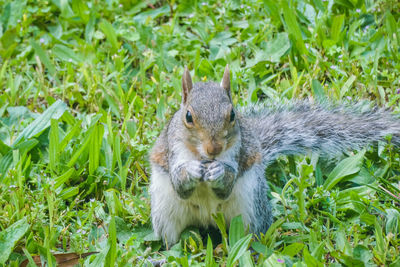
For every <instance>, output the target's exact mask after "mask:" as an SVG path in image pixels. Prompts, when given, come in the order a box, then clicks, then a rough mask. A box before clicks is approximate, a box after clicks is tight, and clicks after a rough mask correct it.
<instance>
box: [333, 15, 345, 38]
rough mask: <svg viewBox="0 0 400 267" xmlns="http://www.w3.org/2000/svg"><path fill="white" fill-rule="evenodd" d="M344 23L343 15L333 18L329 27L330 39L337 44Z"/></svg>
mask: <svg viewBox="0 0 400 267" xmlns="http://www.w3.org/2000/svg"><path fill="white" fill-rule="evenodd" d="M343 23H344V14H342V15H337V16H334V17H333V21H332V27H331V39H332V40H333V41H334V42H335V43H337V42H338V41H339V37H340V34H341V33H342V28H343Z"/></svg>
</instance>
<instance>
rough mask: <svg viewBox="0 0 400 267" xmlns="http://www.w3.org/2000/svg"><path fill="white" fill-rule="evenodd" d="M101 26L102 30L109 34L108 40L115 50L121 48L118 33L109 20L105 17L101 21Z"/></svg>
mask: <svg viewBox="0 0 400 267" xmlns="http://www.w3.org/2000/svg"><path fill="white" fill-rule="evenodd" d="M99 27H100V29H101V31H102V32H103V33H104V34H105V35H106V36H107V40H108V41H109V42H110V44H111V46H112V48H113V49H114V52H116V51H117V50H118V49H119V47H120V44H119V43H118V40H117V34H116V32H115V29H114V27H113V25H112V24H111V23H110V22H108V21H107V20H105V19H103V20H102V21H101V22H100V23H99Z"/></svg>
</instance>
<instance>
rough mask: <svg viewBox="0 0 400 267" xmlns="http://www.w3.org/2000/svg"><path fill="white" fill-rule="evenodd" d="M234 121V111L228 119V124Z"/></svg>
mask: <svg viewBox="0 0 400 267" xmlns="http://www.w3.org/2000/svg"><path fill="white" fill-rule="evenodd" d="M234 120H235V111H233V109H232V111H231V117H230V122H233V121H234Z"/></svg>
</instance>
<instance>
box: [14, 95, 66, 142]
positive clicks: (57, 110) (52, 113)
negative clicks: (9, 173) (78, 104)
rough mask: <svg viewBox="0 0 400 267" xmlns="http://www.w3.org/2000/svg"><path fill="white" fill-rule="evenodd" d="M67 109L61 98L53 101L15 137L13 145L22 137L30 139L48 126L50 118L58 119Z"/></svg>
mask: <svg viewBox="0 0 400 267" xmlns="http://www.w3.org/2000/svg"><path fill="white" fill-rule="evenodd" d="M66 109H67V105H66V104H65V103H64V102H62V101H61V100H57V101H56V102H54V103H53V105H51V106H50V107H49V108H48V109H46V111H45V112H43V113H42V114H41V115H40V116H38V117H37V118H36V119H35V120H34V121H33V122H31V123H30V124H29V125H28V126H27V127H26V128H25V129H24V130H23V131H22V132H21V133H20V134H19V135H18V137H17V138H16V140H15V141H14V145H16V144H18V142H19V141H21V140H22V139H23V138H25V139H30V138H32V137H34V136H37V135H38V134H40V133H41V132H43V131H44V130H45V129H47V128H48V127H49V126H50V121H51V119H56V120H57V119H59V118H60V117H61V116H62V115H63V114H64V112H65V110H66Z"/></svg>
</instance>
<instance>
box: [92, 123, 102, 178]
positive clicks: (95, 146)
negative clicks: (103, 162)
mask: <svg viewBox="0 0 400 267" xmlns="http://www.w3.org/2000/svg"><path fill="white" fill-rule="evenodd" d="M103 133H104V126H103V125H102V124H97V125H95V126H94V130H93V134H92V135H91V137H90V146H89V174H93V173H94V172H95V171H96V170H97V167H98V166H99V160H100V149H101V143H102V140H103Z"/></svg>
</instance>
